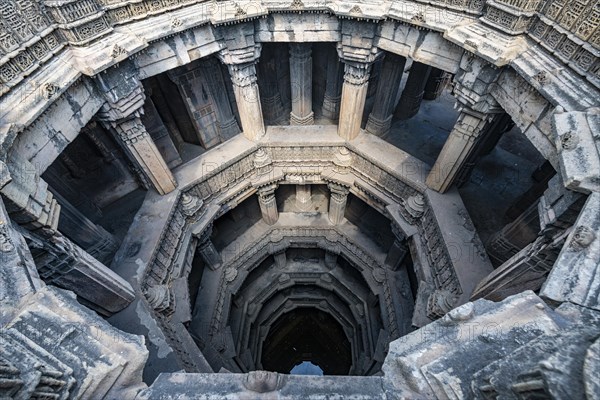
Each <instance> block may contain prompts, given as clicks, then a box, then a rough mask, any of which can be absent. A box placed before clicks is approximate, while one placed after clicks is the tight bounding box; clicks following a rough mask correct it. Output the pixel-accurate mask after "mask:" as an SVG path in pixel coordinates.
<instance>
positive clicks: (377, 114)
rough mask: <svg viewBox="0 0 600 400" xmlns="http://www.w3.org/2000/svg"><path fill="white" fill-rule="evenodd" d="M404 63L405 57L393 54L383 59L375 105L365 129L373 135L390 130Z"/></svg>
mask: <svg viewBox="0 0 600 400" xmlns="http://www.w3.org/2000/svg"><path fill="white" fill-rule="evenodd" d="M405 63H406V58H405V57H402V56H399V55H396V54H393V53H387V54H386V56H385V58H384V59H383V66H382V67H381V78H380V79H379V84H378V86H377V94H376V97H375V104H374V106H373V111H372V112H371V114H369V120H368V121H367V126H366V128H365V130H366V131H367V132H369V133H371V134H373V135H377V136H383V135H385V134H386V133H387V132H388V131H389V130H390V127H391V125H392V117H393V113H394V106H395V102H396V99H397V98H398V90H399V89H400V81H401V79H402V74H403V73H404V64H405Z"/></svg>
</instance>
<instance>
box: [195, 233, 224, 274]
mask: <svg viewBox="0 0 600 400" xmlns="http://www.w3.org/2000/svg"><path fill="white" fill-rule="evenodd" d="M212 231H213V227H212V225H209V226H208V227H207V228H206V229H205V230H204V231H203V232H202V234H201V235H200V236H199V237H198V247H197V249H198V252H199V253H200V257H202V260H204V263H205V264H206V265H207V266H208V268H210V269H212V270H213V271H215V270H217V269H219V267H220V266H221V263H222V260H221V255H220V254H219V251H218V250H217V248H216V247H215V245H214V243H213V242H212V240H211V239H210V237H211V235H212Z"/></svg>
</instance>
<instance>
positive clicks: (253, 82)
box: [227, 62, 265, 140]
mask: <svg viewBox="0 0 600 400" xmlns="http://www.w3.org/2000/svg"><path fill="white" fill-rule="evenodd" d="M227 66H228V67H229V73H230V75H231V81H232V83H233V93H234V94H235V100H236V103H237V106H238V111H239V113H240V120H241V123H242V130H243V131H244V136H245V137H247V138H248V139H250V140H258V139H259V138H261V137H262V136H263V135H264V134H265V124H264V120H263V113H262V107H261V105H260V93H259V90H258V83H257V78H256V65H255V64H254V62H251V63H246V64H228V65H227Z"/></svg>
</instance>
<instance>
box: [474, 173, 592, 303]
mask: <svg viewBox="0 0 600 400" xmlns="http://www.w3.org/2000/svg"><path fill="white" fill-rule="evenodd" d="M585 200H586V197H585V196H584V195H582V194H581V193H576V192H572V191H570V190H567V189H564V184H563V183H562V181H561V180H560V179H559V177H555V178H554V180H553V182H551V184H550V189H548V190H547V191H546V192H544V195H543V196H542V197H541V198H540V201H539V205H538V206H537V211H538V212H537V213H534V212H533V211H531V210H528V211H530V212H529V213H526V215H525V216H524V217H530V215H527V214H534V215H536V216H537V215H539V228H540V232H539V233H538V235H537V237H536V238H535V239H534V240H533V241H532V242H531V243H529V244H527V245H526V246H525V247H524V248H522V249H519V250H520V251H518V252H517V253H516V254H514V255H513V256H512V257H510V258H509V259H508V260H506V262H504V263H503V264H502V265H500V266H499V267H498V268H496V269H495V270H494V271H493V272H492V273H491V274H489V275H488V276H487V277H485V278H484V279H482V280H481V282H479V284H478V285H477V287H476V288H475V290H474V291H473V295H472V298H473V299H478V298H486V299H489V300H494V301H499V300H503V299H504V298H506V297H508V296H511V295H513V294H517V293H521V292H522V291H524V290H533V291H537V290H539V289H540V287H541V286H542V284H543V283H544V281H545V280H546V276H547V275H548V273H549V272H550V270H551V269H552V267H553V266H554V264H555V263H556V260H557V259H558V256H559V254H560V253H561V250H564V249H563V248H564V247H565V246H564V244H565V241H566V240H567V238H568V237H569V236H572V240H577V241H579V243H571V246H573V245H575V246H577V245H579V244H582V243H583V242H585V241H587V238H586V236H587V233H592V240H593V236H594V235H593V232H592V230H591V229H589V228H587V227H585V229H584V230H583V231H579V232H575V234H574V235H573V234H572V233H571V230H572V229H573V225H574V223H575V222H576V220H577V218H578V216H579V214H580V211H581V209H582V208H583V206H584V204H585ZM530 218H531V217H530ZM586 229H587V230H588V231H587V232H586ZM514 239H519V237H518V236H516V237H515V238H514ZM524 239H527V238H524ZM587 244H588V245H589V242H588V243H587ZM510 250H511V251H514V249H510Z"/></svg>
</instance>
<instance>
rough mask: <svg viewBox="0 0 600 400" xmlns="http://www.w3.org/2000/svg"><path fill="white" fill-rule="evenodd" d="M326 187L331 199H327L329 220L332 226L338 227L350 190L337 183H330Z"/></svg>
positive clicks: (342, 218)
mask: <svg viewBox="0 0 600 400" xmlns="http://www.w3.org/2000/svg"><path fill="white" fill-rule="evenodd" d="M327 186H328V187H329V190H330V191H331V198H330V199H329V220H330V221H331V223H332V224H334V225H339V224H340V223H342V221H343V220H344V214H345V213H346V203H347V202H348V194H349V193H350V189H348V188H347V187H346V186H344V185H340V184H337V183H330V184H328V185H327Z"/></svg>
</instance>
